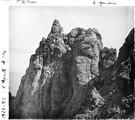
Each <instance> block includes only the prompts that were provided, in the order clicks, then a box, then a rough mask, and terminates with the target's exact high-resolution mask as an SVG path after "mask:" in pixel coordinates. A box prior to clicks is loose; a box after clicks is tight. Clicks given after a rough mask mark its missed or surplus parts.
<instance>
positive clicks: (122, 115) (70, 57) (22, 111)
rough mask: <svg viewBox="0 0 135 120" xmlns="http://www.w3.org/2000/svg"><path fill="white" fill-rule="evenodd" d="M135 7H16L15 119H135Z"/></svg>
mask: <svg viewBox="0 0 135 120" xmlns="http://www.w3.org/2000/svg"><path fill="white" fill-rule="evenodd" d="M134 54H135V53H134V7H132V6H125V7H124V6H123V7H122V6H121V7H120V6H115V7H113V6H112V7H105V6H103V7H94V6H85V7H84V6H82V7H81V6H80V7H79V6H78V7H77V6H76V7H75V6H72V7H71V6H57V7H56V6H50V7H49V6H10V7H9V118H10V119H132V118H133V117H134V107H133V106H134V102H133V99H134V98H133V92H134V71H133V69H134V65H133V62H134V57H133V56H134Z"/></svg>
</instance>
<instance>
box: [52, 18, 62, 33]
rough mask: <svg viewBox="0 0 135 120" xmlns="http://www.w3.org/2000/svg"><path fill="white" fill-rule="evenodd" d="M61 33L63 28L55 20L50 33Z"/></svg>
mask: <svg viewBox="0 0 135 120" xmlns="http://www.w3.org/2000/svg"><path fill="white" fill-rule="evenodd" d="M62 32H63V28H62V26H61V25H60V22H59V21H58V20H57V19H55V20H54V21H53V24H52V28H51V33H62Z"/></svg>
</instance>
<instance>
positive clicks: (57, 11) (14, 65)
mask: <svg viewBox="0 0 135 120" xmlns="http://www.w3.org/2000/svg"><path fill="white" fill-rule="evenodd" d="M133 12H134V10H133V7H116V6H115V7H93V6H92V7H90V6H89V7H66V6H65V7H62V6H61V7H47V6H46V7H45V6H10V8H9V81H10V82H9V86H10V92H11V93H12V94H13V95H14V96H15V95H16V92H17V90H18V87H19V85H20V80H21V77H22V76H23V75H24V74H25V71H26V69H27V68H28V65H29V59H30V56H31V55H32V54H34V53H35V50H36V48H38V46H39V42H40V41H41V39H42V38H43V37H45V38H46V37H47V35H48V34H49V32H50V30H51V26H52V23H53V21H54V20H55V19H58V20H59V22H60V24H61V26H62V27H63V29H64V33H69V32H70V31H71V30H72V29H73V28H76V27H83V28H84V29H88V28H97V30H98V31H99V33H100V34H101V35H102V41H103V45H104V47H105V46H106V47H109V48H111V47H112V48H116V49H117V52H118V50H119V48H120V47H121V46H122V44H123V43H124V41H125V38H126V37H127V35H128V34H129V32H130V31H131V29H132V28H133V26H134V19H133V18H134V17H133V16H134V13H133Z"/></svg>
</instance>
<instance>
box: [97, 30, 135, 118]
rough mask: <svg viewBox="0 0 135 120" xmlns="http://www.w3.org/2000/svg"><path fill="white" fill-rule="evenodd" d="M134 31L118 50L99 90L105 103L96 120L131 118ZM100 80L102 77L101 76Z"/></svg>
mask: <svg viewBox="0 0 135 120" xmlns="http://www.w3.org/2000/svg"><path fill="white" fill-rule="evenodd" d="M133 54H134V29H133V30H132V31H131V32H130V34H129V35H128V37H127V38H126V41H125V43H124V44H123V46H122V47H121V48H120V52H119V55H118V59H117V60H116V62H115V64H114V65H113V66H112V68H111V70H110V73H109V74H108V75H107V76H106V78H104V84H103V86H102V87H101V89H100V93H101V95H102V97H103V98H104V99H105V101H106V103H105V104H104V105H103V106H102V107H101V108H100V110H99V111H98V114H97V116H98V117H97V118H102V119H104V118H115V119H117V118H125V119H127V118H132V117H133V112H134V97H133V96H134V63H135V59H134V55H133ZM101 79H102V75H101Z"/></svg>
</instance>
